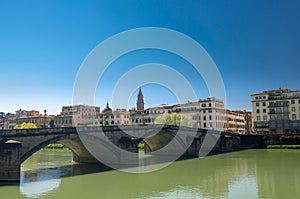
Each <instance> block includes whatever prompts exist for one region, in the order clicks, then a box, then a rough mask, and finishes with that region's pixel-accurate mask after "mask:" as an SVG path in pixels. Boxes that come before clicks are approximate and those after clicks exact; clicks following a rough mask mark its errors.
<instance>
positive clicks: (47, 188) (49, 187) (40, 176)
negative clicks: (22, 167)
mask: <svg viewBox="0 0 300 199" xmlns="http://www.w3.org/2000/svg"><path fill="white" fill-rule="evenodd" d="M60 177H61V170H59V169H44V170H34V171H21V182H20V192H21V193H22V194H24V195H25V196H27V197H29V198H40V197H41V196H43V195H49V192H51V191H53V190H55V189H57V188H58V187H59V185H60V183H61V179H60Z"/></svg>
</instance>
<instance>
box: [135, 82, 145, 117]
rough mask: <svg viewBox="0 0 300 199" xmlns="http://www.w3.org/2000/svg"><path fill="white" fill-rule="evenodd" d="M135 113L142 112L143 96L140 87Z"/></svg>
mask: <svg viewBox="0 0 300 199" xmlns="http://www.w3.org/2000/svg"><path fill="white" fill-rule="evenodd" d="M136 107H137V111H144V96H143V93H142V89H141V87H140V89H139V94H138V96H137V102H136Z"/></svg>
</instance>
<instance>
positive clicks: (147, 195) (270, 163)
mask: <svg viewBox="0 0 300 199" xmlns="http://www.w3.org/2000/svg"><path fill="white" fill-rule="evenodd" d="M0 196H1V198H3V199H14V198H55V199H60V198H64V199H66V198H76V199H77V198H88V199H89V198H108V199H114V198H122V199H123V198H134V199H141V198H143V199H160V198H170V199H171V198H172V199H173V198H209V199H210V198H230V199H241V198H242V199H247V198H249V199H255V198H261V199H271V198H272V199H273V198H274V199H276V198H278V199H283V198H284V199H285V198H287V199H293V198H295V199H296V198H300V150H245V151H240V152H233V153H226V154H220V155H214V156H209V157H206V158H202V159H190V160H182V161H177V162H175V163H173V164H171V165H170V166H168V167H166V168H164V169H161V170H158V171H155V172H151V173H146V174H131V173H124V172H121V171H116V170H109V169H108V168H106V167H103V166H102V167H100V166H98V165H89V164H74V163H73V162H72V153H71V152H70V151H68V150H48V149H47V150H46V149H43V150H41V151H39V152H37V153H36V154H34V155H33V156H32V157H30V158H29V159H28V160H27V161H26V162H24V163H23V164H22V169H21V182H20V185H9V186H8V185H2V186H0Z"/></svg>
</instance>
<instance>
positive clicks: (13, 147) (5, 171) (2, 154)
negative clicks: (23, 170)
mask: <svg viewBox="0 0 300 199" xmlns="http://www.w3.org/2000/svg"><path fill="white" fill-rule="evenodd" d="M21 146H22V144H21V142H18V141H15V140H1V141H0V168H1V169H0V181H6V182H19V181H20V166H21V157H20V148H21Z"/></svg>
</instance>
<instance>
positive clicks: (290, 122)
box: [251, 88, 300, 134]
mask: <svg viewBox="0 0 300 199" xmlns="http://www.w3.org/2000/svg"><path fill="white" fill-rule="evenodd" d="M251 97H252V114H253V128H254V131H255V132H256V133H259V134H267V133H271V134H289V133H300V90H296V91H292V90H290V89H281V88H279V89H278V90H269V91H264V92H261V93H257V94H253V95H251Z"/></svg>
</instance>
